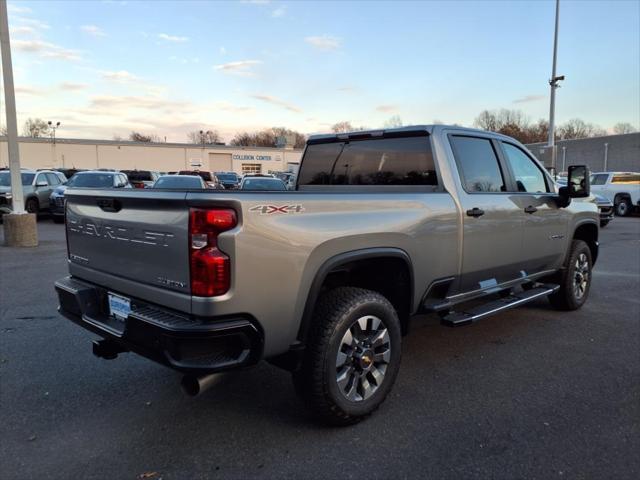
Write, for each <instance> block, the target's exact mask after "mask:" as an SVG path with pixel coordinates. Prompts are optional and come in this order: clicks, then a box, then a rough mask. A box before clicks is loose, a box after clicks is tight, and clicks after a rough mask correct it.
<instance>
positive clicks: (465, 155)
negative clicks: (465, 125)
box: [449, 135, 506, 193]
mask: <svg viewBox="0 0 640 480" xmlns="http://www.w3.org/2000/svg"><path fill="white" fill-rule="evenodd" d="M449 138H450V142H451V147H452V148H453V155H454V157H455V159H456V164H457V165H458V172H459V173H460V177H461V180H462V186H463V187H464V189H465V191H467V192H469V193H494V192H504V191H505V190H506V188H505V183H504V177H503V175H502V171H501V170H500V164H499V163H498V156H497V155H496V152H495V150H494V149H493V144H492V143H491V140H490V139H488V138H480V137H468V136H463V135H451V136H450V137H449Z"/></svg>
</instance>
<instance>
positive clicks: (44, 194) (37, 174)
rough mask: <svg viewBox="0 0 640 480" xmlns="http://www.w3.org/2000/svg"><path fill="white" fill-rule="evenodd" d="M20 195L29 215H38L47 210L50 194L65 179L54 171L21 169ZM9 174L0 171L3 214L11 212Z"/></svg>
mask: <svg viewBox="0 0 640 480" xmlns="http://www.w3.org/2000/svg"><path fill="white" fill-rule="evenodd" d="M20 175H21V177H22V194H23V196H24V208H25V210H26V211H27V212H29V213H36V214H37V213H39V212H40V211H42V210H48V209H49V196H50V195H51V192H52V191H53V190H54V189H55V188H56V187H58V186H59V185H62V184H63V183H64V182H65V181H66V177H65V176H64V175H63V174H62V173H60V172H57V171H55V170H27V169H22V170H21V172H20ZM12 205H13V198H12V195H11V172H10V171H9V170H2V171H0V208H2V210H3V212H4V213H9V212H10V211H11V210H12Z"/></svg>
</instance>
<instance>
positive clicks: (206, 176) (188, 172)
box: [179, 170, 211, 182]
mask: <svg viewBox="0 0 640 480" xmlns="http://www.w3.org/2000/svg"><path fill="white" fill-rule="evenodd" d="M179 175H199V176H200V178H202V179H203V180H204V181H205V182H210V181H211V172H200V171H196V170H183V171H181V172H180V173H179Z"/></svg>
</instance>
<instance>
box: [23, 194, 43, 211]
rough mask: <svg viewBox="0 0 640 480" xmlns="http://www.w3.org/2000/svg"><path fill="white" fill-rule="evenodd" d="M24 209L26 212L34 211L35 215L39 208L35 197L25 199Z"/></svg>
mask: <svg viewBox="0 0 640 480" xmlns="http://www.w3.org/2000/svg"><path fill="white" fill-rule="evenodd" d="M24 209H25V210H26V211H27V213H35V214H36V215H37V214H38V210H40V205H39V204H38V200H36V199H35V198H29V199H27V202H26V203H25V205H24Z"/></svg>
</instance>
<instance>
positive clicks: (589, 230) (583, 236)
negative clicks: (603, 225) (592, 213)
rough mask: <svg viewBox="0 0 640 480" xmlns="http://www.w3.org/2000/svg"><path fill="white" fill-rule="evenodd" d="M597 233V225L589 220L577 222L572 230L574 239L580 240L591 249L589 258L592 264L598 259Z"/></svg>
mask: <svg viewBox="0 0 640 480" xmlns="http://www.w3.org/2000/svg"><path fill="white" fill-rule="evenodd" d="M598 233H599V230H598V225H597V224H596V223H595V222H591V221H586V222H582V223H580V224H578V225H577V226H576V228H575V230H574V231H573V239H574V240H582V241H584V242H585V243H586V244H587V245H588V246H589V250H591V259H592V261H593V264H594V265H595V263H596V260H597V259H598V249H599V243H598Z"/></svg>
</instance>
